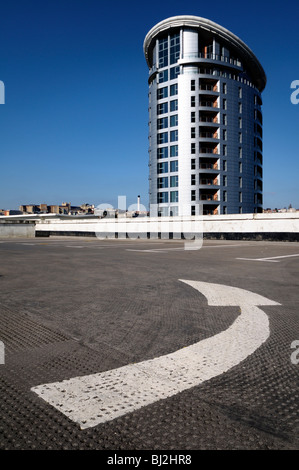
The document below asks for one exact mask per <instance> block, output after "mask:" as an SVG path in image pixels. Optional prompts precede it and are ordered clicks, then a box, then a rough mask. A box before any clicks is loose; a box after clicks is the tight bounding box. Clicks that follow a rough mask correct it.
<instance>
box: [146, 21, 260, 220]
mask: <svg viewBox="0 0 299 470" xmlns="http://www.w3.org/2000/svg"><path fill="white" fill-rule="evenodd" d="M144 53H145V57H146V61H147V64H148V67H149V193H150V205H151V207H153V206H154V207H156V208H158V213H159V215H163V216H168V215H174V216H175V215H197V214H199V213H202V214H204V215H205V214H236V213H254V212H261V211H262V204H263V199H262V193H263V168H262V167H263V143H262V137H263V130H262V124H263V122H262V111H261V106H262V98H261V92H262V91H263V89H264V87H265V85H266V76H265V73H264V70H263V68H262V66H261V65H260V63H259V62H258V60H257V58H256V57H255V56H254V54H253V53H252V51H251V50H250V49H249V48H248V47H247V46H246V44H244V43H243V42H242V41H241V40H240V39H239V38H238V37H237V36H235V35H234V34H232V33H231V32H229V31H228V30H226V29H225V28H223V27H222V26H219V25H217V24H216V23H213V22H211V21H209V20H206V19H203V18H199V17H194V16H176V17H173V18H169V19H167V20H164V21H162V22H161V23H158V24H157V25H156V26H155V27H154V28H152V29H151V30H150V31H149V33H148V34H147V36H146V38H145V40H144Z"/></svg>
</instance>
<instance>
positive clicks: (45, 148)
mask: <svg viewBox="0 0 299 470" xmlns="http://www.w3.org/2000/svg"><path fill="white" fill-rule="evenodd" d="M0 7H1V10H0V80H2V81H3V82H4V84H5V104H4V105H0V175H1V185H0V209H1V208H7V209H17V208H18V207H19V205H20V204H30V203H34V204H40V203H48V204H60V203H62V202H63V201H67V202H71V203H72V204H73V205H76V204H81V203H90V204H92V203H93V204H96V205H98V204H101V203H110V204H112V205H113V206H114V207H116V206H117V197H118V195H125V196H126V197H127V203H128V205H129V204H132V203H135V202H136V199H137V195H140V196H141V202H142V203H143V204H144V205H146V206H147V204H148V125H147V123H148V112H147V108H148V99H147V94H148V86H147V78H148V69H147V65H146V62H145V59H144V56H143V40H144V37H145V35H146V34H147V32H148V31H149V29H151V28H152V27H153V26H154V25H155V24H156V23H158V22H159V21H162V20H163V19H166V18H168V17H170V16H175V15H183V14H186V15H196V16H201V17H204V18H208V19H210V20H212V21H215V22H216V23H219V24H221V25H222V26H224V27H225V28H227V29H229V30H230V31H232V32H233V33H234V34H236V35H237V36H239V37H240V38H241V39H242V40H243V41H244V42H245V43H246V44H247V45H248V46H249V47H250V48H251V49H252V50H253V52H254V53H255V54H256V56H257V57H258V59H259V60H260V62H261V64H262V65H263V67H264V69H265V72H266V75H267V79H268V83H267V87H266V89H265V91H264V93H263V102H264V106H263V114H264V207H272V208H274V207H285V206H288V205H289V204H290V203H291V204H292V206H293V207H297V208H299V190H298V186H299V185H298V176H299V158H298V157H299V155H298V144H299V142H298V136H299V132H298V131H299V128H298V124H299V104H298V105H294V104H292V103H291V101H290V95H291V92H292V90H291V88H290V85H291V82H292V81H293V80H299V60H298V59H299V33H298V30H299V24H298V21H299V14H298V13H299V2H298V0H285V1H283V2H278V1H276V0H273V1H272V2H269V1H265V2H264V1H263V0H259V1H257V0H251V1H250V2H242V1H239V0H238V1H236V0H233V1H231V0H229V1H228V0H227V1H219V0H214V2H199V1H198V0H197V1H189V0H185V1H183V2H182V1H177V0H171V1H169V0H164V1H163V2H162V1H160V0H159V1H157V0H152V1H151V2H147V3H145V2H142V1H140V0H138V1H136V0H128V1H127V2H125V1H122V0H114V1H113V2H103V1H100V0H51V1H49V2H48V1H42V0H39V1H38V0H27V1H25V0H9V1H3V0H2V1H1V2H0Z"/></svg>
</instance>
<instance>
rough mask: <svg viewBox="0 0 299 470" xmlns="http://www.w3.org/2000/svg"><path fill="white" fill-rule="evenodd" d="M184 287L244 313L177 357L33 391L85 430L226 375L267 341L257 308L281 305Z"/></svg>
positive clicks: (205, 286) (239, 293)
mask: <svg viewBox="0 0 299 470" xmlns="http://www.w3.org/2000/svg"><path fill="white" fill-rule="evenodd" d="M181 282H184V283H186V284H188V285H189V286H191V287H193V288H194V289H196V290H198V291H199V292H201V293H202V294H203V295H204V296H205V297H206V298H207V300H208V305H215V306H239V307H240V309H241V314H240V315H239V316H238V318H237V319H236V320H235V321H234V323H233V324H232V325H231V326H230V327H229V328H228V329H227V330H225V331H222V332H221V333H219V334H217V335H215V336H212V337H210V338H207V339H204V340H203V341H200V342H198V343H195V344H193V345H191V346H188V347H185V348H183V349H179V350H178V351H175V352H174V353H171V354H167V355H165V356H160V357H157V358H154V359H151V360H147V361H143V362H139V363H138V364H129V365H127V366H123V367H120V368H118V369H112V370H110V371H106V372H100V373H98V374H92V375H87V376H83V377H74V378H72V379H69V380H64V381H62V382H56V383H51V384H44V385H39V386H37V387H34V388H32V389H31V390H32V391H33V392H35V393H37V394H38V395H39V396H40V397H41V398H43V399H44V400H46V401H47V402H48V403H50V404H51V405H52V406H54V407H56V408H57V409H58V410H60V411H61V412H62V413H64V414H65V415H66V416H68V417H69V418H70V419H71V420H73V421H75V422H77V423H79V425H80V427H81V429H85V428H89V427H92V426H96V425H97V424H100V423H104V422H106V421H109V420H112V419H114V418H117V417H119V416H122V415H124V414H127V413H129V412H132V411H135V410H137V409H139V408H141V407H143V406H146V405H149V404H151V403H154V402H156V401H158V400H161V399H163V398H168V397H171V396H173V395H176V394H177V393H179V392H182V391H183V390H186V389H189V388H191V387H194V386H195V385H199V384H201V383H202V382H204V381H206V380H209V379H211V378H213V377H216V376H217V375H219V374H223V373H224V372H226V371H228V370H229V369H231V368H232V367H234V366H236V365H238V364H239V363H240V362H241V361H243V360H244V359H246V357H248V356H249V355H250V354H252V353H254V351H256V349H257V348H259V347H260V346H261V345H262V344H263V343H264V341H266V339H267V338H268V337H269V334H270V330H269V321H268V317H267V315H266V314H265V313H264V312H263V311H262V310H261V309H260V308H258V306H259V305H280V304H279V303H277V302H274V301H272V300H269V299H267V298H265V297H262V296H260V295H258V294H255V293H253V292H249V291H246V290H243V289H239V288H236V287H229V286H224V285H219V284H210V283H206V282H197V281H186V280H181Z"/></svg>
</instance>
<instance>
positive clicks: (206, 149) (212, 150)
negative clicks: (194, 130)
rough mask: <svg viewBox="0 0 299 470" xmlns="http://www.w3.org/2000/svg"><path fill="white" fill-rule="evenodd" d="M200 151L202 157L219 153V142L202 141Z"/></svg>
mask: <svg viewBox="0 0 299 470" xmlns="http://www.w3.org/2000/svg"><path fill="white" fill-rule="evenodd" d="M199 153H200V154H201V155H200V156H201V157H205V156H207V157H208V156H210V155H211V154H212V155H219V144H215V143H213V142H200V144H199Z"/></svg>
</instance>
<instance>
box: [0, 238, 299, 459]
mask: <svg viewBox="0 0 299 470" xmlns="http://www.w3.org/2000/svg"><path fill="white" fill-rule="evenodd" d="M183 247H184V244H183V241H150V240H148V241H146V240H136V241H133V240H128V241H125V240H104V241H103V240H97V239H87V238H84V239H82V238H78V239H77V238H76V239H75V238H50V239H46V240H45V239H34V240H29V239H28V240H17V239H14V240H1V241H0V256H1V266H0V288H1V296H0V340H1V341H2V342H3V343H4V345H5V363H4V364H0V390H1V391H0V396H1V402H0V417H1V421H0V449H2V450H39V449H41V450H68V449H69V450H76V449H81V450H105V449H106V450H115V451H117V450H119V451H120V450H152V451H153V450H164V451H171V450H177V449H180V450H181V451H188V450H298V448H299V445H298V444H299V440H298V430H299V426H298V423H299V418H298V383H299V380H298V377H299V374H298V372H299V364H294V363H292V361H291V354H292V352H293V351H292V349H291V344H292V342H293V341H295V340H299V326H298V317H299V313H298V312H299V309H298V307H299V290H298V287H299V257H296V256H290V255H298V254H299V245H298V244H297V243H287V242H282V243H279V242H277V243H276V242H262V241H261V242H232V241H230V242H226V241H207V242H204V245H203V247H202V248H201V249H200V250H197V251H186V250H184V249H183ZM132 250H136V251H132ZM277 256H282V257H283V258H277V259H276V262H271V261H266V260H265V258H272V257H277ZM285 256H287V257H285ZM238 258H248V259H247V260H244V259H238ZM257 258H259V259H264V261H254V260H255V259H257ZM179 279H189V280H194V281H204V282H213V283H219V284H225V285H228V286H234V287H239V288H242V289H247V290H250V291H252V292H255V293H257V294H260V295H262V296H265V297H267V298H269V299H271V300H273V301H276V302H278V303H280V304H281V305H280V306H265V307H262V309H263V311H264V312H266V314H267V315H268V316H269V321H270V336H269V338H268V340H267V341H266V342H265V343H264V344H263V345H262V346H261V347H260V348H259V349H258V350H257V351H256V352H255V353H254V354H252V355H250V356H249V357H247V358H246V359H245V360H244V361H242V362H241V363H240V364H239V365H237V366H235V367H233V368H232V369H230V370H229V371H228V372H226V373H223V374H221V375H219V376H217V377H214V378H212V379H211V380H208V381H206V382H204V383H202V384H200V385H198V386H195V387H192V388H190V389H188V390H185V391H183V392H181V393H178V394H176V395H174V396H172V397H170V398H166V399H164V400H158V401H157V402H155V403H153V404H150V405H148V406H145V407H143V408H141V409H139V410H136V411H133V412H132V413H127V414H125V415H124V416H121V417H119V418H116V419H114V420H111V421H108V422H106V423H102V424H99V425H97V426H95V427H91V428H88V429H83V430H82V429H80V427H79V426H78V424H77V423H75V422H73V421H71V420H70V419H68V418H67V417H66V416H65V415H64V414H63V413H61V412H60V411H58V409H56V408H54V407H52V406H51V405H49V404H48V403H47V402H46V401H44V400H42V399H41V398H40V397H39V396H38V395H37V394H35V393H33V392H32V391H31V389H32V387H35V386H38V385H40V384H46V383H51V382H57V381H62V380H65V379H70V378H72V377H78V376H83V375H88V374H95V373H98V372H103V371H109V370H111V369H116V368H118V367H121V366H125V365H127V364H130V363H136V362H139V361H144V360H147V359H152V358H155V357H159V356H162V355H165V354H169V353H170V352H173V351H176V350H178V349H180V348H183V347H186V346H188V345H191V344H193V343H195V342H198V341H201V340H203V339H205V338H208V337H211V336H213V335H216V334H218V333H220V332H222V331H223V330H225V329H227V328H228V327H229V326H230V325H231V324H232V322H234V320H235V319H236V318H237V317H238V315H239V309H238V308H237V307H226V306H221V307H220V306H208V305H207V301H206V299H205V297H204V296H202V295H200V294H199V293H198V292H197V291H196V290H194V289H192V288H190V287H189V286H187V285H184V284H183V283H181V282H180V281H179ZM223 346H224V348H225V347H227V345H223ZM221 353H222V351H221V350H219V354H221ZM297 357H298V355H297Z"/></svg>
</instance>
